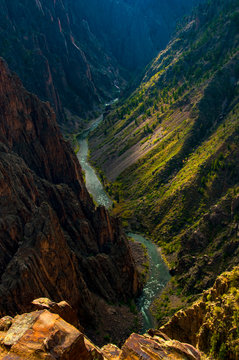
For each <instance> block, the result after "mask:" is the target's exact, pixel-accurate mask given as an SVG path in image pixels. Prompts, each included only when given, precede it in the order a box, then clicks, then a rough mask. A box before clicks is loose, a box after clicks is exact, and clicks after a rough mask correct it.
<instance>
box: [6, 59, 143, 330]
mask: <svg viewBox="0 0 239 360" xmlns="http://www.w3.org/2000/svg"><path fill="white" fill-rule="evenodd" d="M0 132H1V138H0V141H1V142H0V144H1V146H0V189H1V191H0V209H1V215H0V244H1V254H0V269H1V281H0V311H1V313H2V314H5V313H9V314H15V313H16V312H22V311H25V310H28V309H29V304H30V301H32V300H33V299H34V298H36V297H42V296H47V297H50V298H51V299H53V300H55V301H59V300H62V299H66V300H68V301H69V302H70V304H71V305H73V306H74V308H75V309H76V310H77V312H78V316H79V319H80V321H81V323H82V325H83V326H86V328H89V326H90V324H91V323H92V321H93V320H96V314H97V311H100V305H99V303H100V301H101V302H102V301H103V302H104V301H108V302H118V301H126V300H127V299H128V298H132V297H134V296H135V295H136V294H137V292H138V289H139V284H138V280H137V274H136V271H135V266H134V263H133V260H132V257H131V253H130V250H129V247H128V243H127V241H126V238H125V236H124V234H123V233H122V230H121V228H120V226H119V224H118V222H117V220H115V219H113V218H111V217H110V216H109V214H108V213H107V211H106V210H105V209H104V208H98V209H97V210H95V208H94V205H93V202H92V200H91V198H90V196H89V194H88V192H87V190H86V188H85V185H84V182H83V179H82V174H81V169H80V166H79V164H78V161H77V159H76V157H75V154H74V153H73V152H72V150H71V149H70V147H69V146H68V144H66V143H65V141H64V140H63V138H62V136H61V134H60V132H59V130H58V128H57V126H56V122H55V116H54V114H53V112H52V110H51V108H50V107H49V105H48V104H46V103H42V102H40V101H39V100H38V99H37V97H36V96H34V95H32V94H30V93H28V92H27V91H25V90H24V88H23V87H22V85H21V83H20V81H19V80H18V78H16V76H15V75H12V74H11V73H10V72H9V70H8V69H7V67H6V64H5V63H4V62H3V61H2V60H1V61H0Z"/></svg>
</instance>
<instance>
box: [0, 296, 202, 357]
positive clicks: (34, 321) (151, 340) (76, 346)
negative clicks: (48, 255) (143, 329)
mask: <svg viewBox="0 0 239 360" xmlns="http://www.w3.org/2000/svg"><path fill="white" fill-rule="evenodd" d="M46 300H47V299H46ZM48 302H49V300H48ZM62 315H63V316H64V312H63V313H62ZM0 339H1V345H0V357H1V359H2V360H7V359H12V360H22V359H32V360H37V359H38V360H40V359H49V360H54V359H59V360H95V359H98V360H133V359H134V360H137V359H142V358H144V359H149V360H150V359H155V360H160V359H164V360H170V359H175V360H176V359H177V360H201V359H202V357H201V354H200V352H199V351H198V350H196V349H195V348H194V347H193V346H192V345H189V344H183V343H180V342H179V341H175V340H171V339H169V338H168V337H167V336H166V335H165V334H163V333H160V332H159V331H155V332H151V335H149V334H145V335H144V336H142V335H138V334H132V335H131V336H130V337H129V338H128V339H127V340H126V342H125V343H124V345H123V347H122V349H120V348H118V347H117V346H115V345H113V344H108V345H105V346H104V347H103V348H101V349H100V348H99V347H97V346H95V345H94V344H93V343H92V342H91V341H90V340H89V339H88V338H87V337H85V336H84V334H83V333H82V332H80V331H78V330H77V329H76V328H75V327H74V326H72V325H71V323H68V322H66V321H65V320H63V318H62V317H60V316H59V314H58V313H56V312H54V311H51V309H50V308H48V309H41V310H38V311H34V312H31V313H25V314H22V315H18V316H16V317H15V318H14V319H12V318H10V317H9V316H6V317H4V318H2V319H0Z"/></svg>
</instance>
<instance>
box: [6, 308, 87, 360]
mask: <svg viewBox="0 0 239 360" xmlns="http://www.w3.org/2000/svg"><path fill="white" fill-rule="evenodd" d="M3 345H4V346H5V347H6V348H7V349H9V352H8V354H7V355H5V356H4V357H2V359H4V360H7V359H8V360H10V359H18V358H19V359H32V360H35V359H47V360H51V359H52V360H54V359H59V360H77V359H79V360H80V359H82V360H92V359H93V357H92V355H91V353H90V352H89V351H88V349H87V347H86V345H85V342H84V335H83V334H82V333H81V332H80V331H78V330H77V329H76V328H74V327H73V326H72V325H70V324H68V323H67V322H66V321H64V320H63V319H61V318H60V316H59V315H58V314H53V313H50V312H49V311H48V310H40V311H35V312H32V313H29V314H23V315H18V316H16V318H15V319H14V321H13V324H12V326H11V328H10V329H9V330H8V332H7V333H6V336H5V338H4V339H3Z"/></svg>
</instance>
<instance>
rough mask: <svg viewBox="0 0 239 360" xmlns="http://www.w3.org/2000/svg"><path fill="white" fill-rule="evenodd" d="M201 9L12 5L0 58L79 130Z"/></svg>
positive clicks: (3, 13) (177, 4)
mask: <svg viewBox="0 0 239 360" xmlns="http://www.w3.org/2000/svg"><path fill="white" fill-rule="evenodd" d="M196 3H198V0H193V1H192V0H184V1H182V0H181V1H179V0H171V1H170V3H168V2H167V3H166V2H165V1H162V0H161V1H159V2H156V1H154V0H150V1H147V4H145V2H144V1H141V0H135V1H120V2H119V1H112V0H104V1H103V0H102V1H95V0H91V1H85V0H78V1H75V0H56V1H47V0H35V1H30V0H19V1H15V0H12V1H6V0H4V1H1V4H0V56H2V57H4V58H5V59H6V60H7V62H8V64H9V66H10V68H11V69H12V70H13V71H15V72H17V74H18V75H19V76H20V78H21V80H22V81H23V84H24V86H25V87H26V88H27V89H28V90H30V91H32V92H34V93H35V94H37V95H38V96H39V97H40V98H41V99H43V100H48V101H50V102H51V104H52V105H53V106H54V108H55V111H56V114H57V117H58V120H59V121H60V123H61V124H63V123H64V124H65V123H67V125H68V128H69V127H70V128H75V127H77V126H79V125H80V123H81V122H82V118H86V117H88V116H92V115H93V114H94V110H97V109H98V106H99V104H100V103H104V102H108V101H109V99H112V98H114V97H117V96H118V89H119V87H120V88H124V85H125V79H127V80H129V78H130V77H131V75H132V74H131V73H129V70H130V71H132V70H135V69H136V68H139V69H142V67H144V66H146V64H147V63H148V62H149V61H150V60H151V59H152V57H153V56H154V55H155V54H156V52H157V50H158V49H159V48H160V49H161V48H162V47H163V45H166V43H167V41H168V40H169V36H170V34H171V33H172V31H173V30H174V28H175V24H176V21H177V20H178V19H179V18H180V17H181V16H183V15H184V14H185V13H186V12H187V11H189V10H190V9H191V7H192V6H193V5H194V4H196ZM172 9H173V11H172ZM66 108H67V109H68V110H70V111H71V112H73V113H74V114H76V115H78V116H80V117H81V121H80V120H79V119H78V120H76V118H72V117H71V116H70V115H69V113H68V111H65V109H66ZM66 120H67V121H66Z"/></svg>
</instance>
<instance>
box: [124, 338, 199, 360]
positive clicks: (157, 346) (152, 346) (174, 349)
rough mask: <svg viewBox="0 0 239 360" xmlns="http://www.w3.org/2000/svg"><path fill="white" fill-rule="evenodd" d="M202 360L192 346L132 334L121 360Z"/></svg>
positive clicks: (126, 343) (125, 345)
mask: <svg viewBox="0 0 239 360" xmlns="http://www.w3.org/2000/svg"><path fill="white" fill-rule="evenodd" d="M137 359H138V360H139V359H144V360H152V359H154V360H161V359H164V360H172V359H173V360H200V359H201V355H200V353H199V352H198V351H197V350H196V349H195V348H194V347H193V346H191V345H189V344H183V343H180V342H179V341H175V340H167V341H165V340H164V339H163V338H160V337H151V336H149V335H144V336H142V335H138V334H132V335H131V336H130V337H129V338H128V340H126V342H125V344H124V346H123V347H122V354H121V355H120V360H137Z"/></svg>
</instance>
